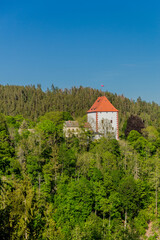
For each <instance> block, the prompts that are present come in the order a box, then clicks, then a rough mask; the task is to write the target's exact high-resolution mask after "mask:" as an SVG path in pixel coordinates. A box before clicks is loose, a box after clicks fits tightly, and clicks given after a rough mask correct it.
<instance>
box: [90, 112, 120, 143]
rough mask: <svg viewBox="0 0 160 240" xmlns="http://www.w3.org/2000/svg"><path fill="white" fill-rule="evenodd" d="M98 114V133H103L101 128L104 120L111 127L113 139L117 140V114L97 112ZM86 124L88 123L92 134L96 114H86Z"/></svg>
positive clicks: (94, 129)
mask: <svg viewBox="0 0 160 240" xmlns="http://www.w3.org/2000/svg"><path fill="white" fill-rule="evenodd" d="M97 114H98V116H97V117H98V132H99V133H104V130H103V127H106V126H104V125H105V120H106V121H107V122H109V125H110V126H111V129H110V131H111V132H113V133H114V135H115V138H116V139H117V140H118V112H97ZM87 117H88V122H89V123H90V125H91V127H92V129H93V131H94V132H96V113H88V114H87Z"/></svg>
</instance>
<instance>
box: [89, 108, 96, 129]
mask: <svg viewBox="0 0 160 240" xmlns="http://www.w3.org/2000/svg"><path fill="white" fill-rule="evenodd" d="M87 121H88V123H89V124H90V125H91V127H92V129H93V131H94V132H96V113H95V112H91V113H87Z"/></svg>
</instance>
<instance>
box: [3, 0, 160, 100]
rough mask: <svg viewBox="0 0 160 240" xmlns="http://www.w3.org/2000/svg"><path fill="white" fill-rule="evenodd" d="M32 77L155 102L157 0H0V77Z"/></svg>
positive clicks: (20, 80) (158, 96)
mask: <svg viewBox="0 0 160 240" xmlns="http://www.w3.org/2000/svg"><path fill="white" fill-rule="evenodd" d="M38 83H40V84H41V86H42V88H43V89H44V90H45V89H47V87H48V88H50V86H51V84H54V85H55V86H58V87H59V88H63V89H64V88H70V87H72V86H80V85H82V86H89V87H93V88H98V89H100V85H101V84H104V90H108V91H110V92H113V93H117V94H124V95H125V96H126V97H129V98H132V99H136V98H137V97H139V96H141V98H142V99H143V100H146V101H155V102H157V103H158V104H160V1H159V0H152V1H150V0H134V1H133V0H125V1H123V0H104V1H101V0H99V1H98V0H96V1H94V0H81V1H79V0H72V1H70V0H50V1H48V0H45V1H44V0H43V1H42V0H32V1H31V0H12V1H11V0H10V1H8V0H0V84H3V85H6V84H12V85H13V84H14V85H30V84H35V85H37V84H38Z"/></svg>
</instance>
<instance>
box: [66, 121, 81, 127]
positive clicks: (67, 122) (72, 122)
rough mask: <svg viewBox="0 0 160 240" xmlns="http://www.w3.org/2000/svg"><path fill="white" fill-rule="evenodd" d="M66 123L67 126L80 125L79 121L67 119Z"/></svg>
mask: <svg viewBox="0 0 160 240" xmlns="http://www.w3.org/2000/svg"><path fill="white" fill-rule="evenodd" d="M65 125H66V127H79V124H78V122H77V121H66V122H65Z"/></svg>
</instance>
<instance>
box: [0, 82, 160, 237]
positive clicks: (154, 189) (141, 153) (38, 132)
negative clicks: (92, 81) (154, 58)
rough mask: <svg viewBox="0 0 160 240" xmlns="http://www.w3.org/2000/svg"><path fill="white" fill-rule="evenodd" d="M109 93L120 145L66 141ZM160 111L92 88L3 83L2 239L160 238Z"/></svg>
mask: <svg viewBox="0 0 160 240" xmlns="http://www.w3.org/2000/svg"><path fill="white" fill-rule="evenodd" d="M102 95H105V96H106V97H107V98H108V99H109V100H110V101H111V103H112V104H113V105H114V106H115V107H116V108H117V109H118V110H119V126H120V140H119V141H117V140H115V139H113V138H112V136H110V137H108V138H101V139H100V140H98V141H92V135H93V133H92V132H91V131H83V129H82V131H81V132H80V136H79V137H76V136H74V135H73V136H72V137H70V138H65V136H64V134H63V123H64V121H66V120H72V119H74V120H77V121H79V123H80V125H83V124H82V123H84V122H85V121H86V111H87V110H88V109H89V108H90V107H91V106H92V104H93V103H94V101H95V100H96V99H97V98H98V97H99V96H102ZM159 187H160V106H159V105H158V104H156V103H154V102H152V103H147V102H145V101H142V100H141V98H138V99H137V101H133V100H129V99H127V98H125V97H124V96H122V95H120V96H118V95H117V94H112V93H109V92H102V91H99V90H96V89H92V88H83V87H79V88H76V87H73V88H71V89H64V90H61V89H58V88H56V87H54V86H52V87H51V89H47V91H46V92H44V91H42V89H41V86H40V85H38V86H37V87H35V86H25V87H24V86H2V85H0V239H2V240H10V239H11V240H16V239H17V240H19V239H20V240H21V239H22V240H23V239H28V240H30V239H32V240H143V239H150V240H153V239H160V230H159V229H160V188H159Z"/></svg>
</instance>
